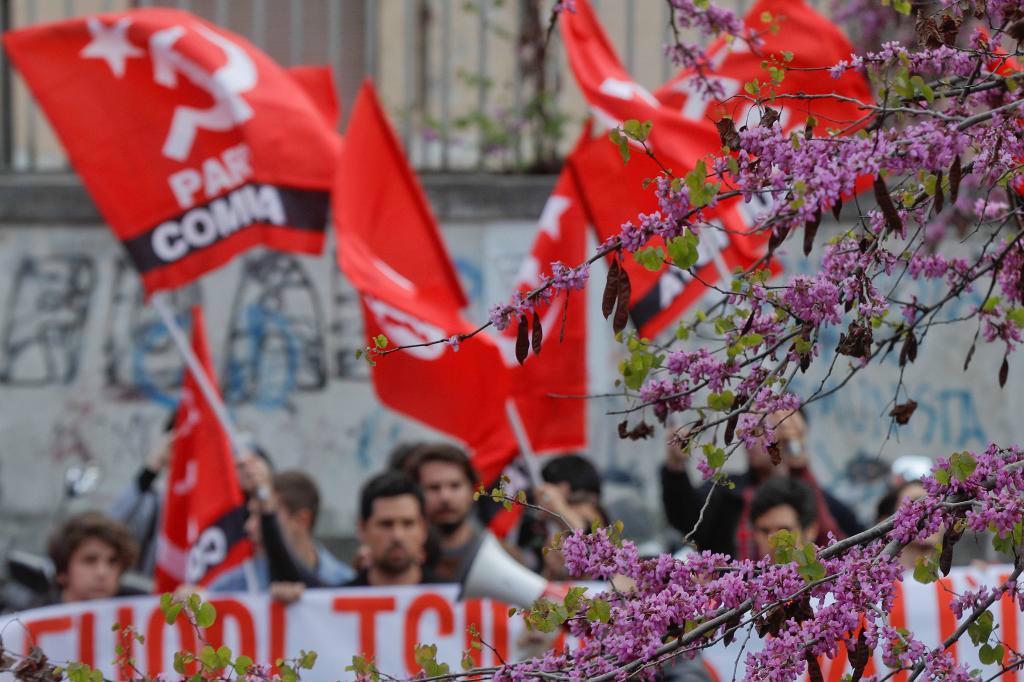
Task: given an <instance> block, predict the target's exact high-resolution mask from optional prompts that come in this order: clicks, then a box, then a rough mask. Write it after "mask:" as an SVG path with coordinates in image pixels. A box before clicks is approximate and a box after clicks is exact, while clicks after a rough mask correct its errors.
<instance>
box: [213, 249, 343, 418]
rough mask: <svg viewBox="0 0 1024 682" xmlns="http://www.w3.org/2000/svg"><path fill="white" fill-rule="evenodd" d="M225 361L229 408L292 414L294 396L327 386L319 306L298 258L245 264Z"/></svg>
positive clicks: (264, 256)
mask: <svg viewBox="0 0 1024 682" xmlns="http://www.w3.org/2000/svg"><path fill="white" fill-rule="evenodd" d="M224 356H225V364H224V369H223V374H222V377H221V386H222V388H223V391H224V396H225V398H226V400H227V401H228V402H229V403H236V404H237V403H251V404H255V405H257V406H260V407H265V408H270V409H278V408H285V409H293V406H292V405H291V404H290V403H289V400H288V398H289V395H290V394H291V393H292V391H296V390H297V391H318V390H320V389H322V388H323V387H324V386H326V384H327V352H326V350H325V345H324V322H323V306H322V304H321V301H320V294H319V293H318V292H317V290H316V288H315V287H314V285H313V281H312V279H311V278H310V276H309V274H308V273H307V272H306V270H305V268H304V267H303V265H302V263H300V262H299V259H298V258H297V257H295V256H292V255H290V254H286V253H275V252H266V253H261V254H258V255H251V256H247V257H246V258H245V261H244V265H243V267H242V275H241V279H240V281H239V282H238V286H237V288H236V289H235V295H234V301H233V303H232V305H231V313H230V322H229V326H228V335H227V341H226V352H225V354H224Z"/></svg>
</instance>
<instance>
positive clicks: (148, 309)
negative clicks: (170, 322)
mask: <svg viewBox="0 0 1024 682" xmlns="http://www.w3.org/2000/svg"><path fill="white" fill-rule="evenodd" d="M170 300H171V303H172V307H173V308H174V311H175V315H176V317H177V319H178V321H179V322H180V324H181V325H182V327H184V328H186V329H187V328H188V327H189V326H190V324H191V319H192V318H191V315H190V311H191V309H192V306H194V305H201V303H202V291H201V289H200V288H199V284H198V283H193V284H190V285H188V286H187V287H184V288H182V289H177V290H174V291H172V292H170ZM105 328H106V331H105V335H104V341H103V371H104V376H105V378H106V383H107V386H108V387H110V388H113V389H116V390H117V391H118V393H119V394H120V396H121V397H122V398H128V399H134V398H144V399H148V400H151V401H153V402H156V403H158V404H161V405H164V406H166V407H172V406H174V405H175V404H176V402H177V399H178V389H179V388H180V387H181V379H182V362H181V355H180V354H179V353H178V351H177V349H176V348H175V347H174V343H173V342H172V340H171V336H170V334H169V333H168V331H167V329H166V328H165V327H164V325H163V322H161V321H160V318H159V316H158V315H157V313H156V311H155V310H153V308H152V306H148V305H146V304H145V299H144V293H143V290H142V281H141V279H140V278H139V275H138V273H137V272H136V271H135V269H134V268H133V267H132V266H131V264H130V263H129V262H128V260H127V259H125V258H120V259H118V260H117V262H116V263H115V266H114V279H113V284H112V285H111V290H110V307H109V309H108V312H107V319H106V325H105Z"/></svg>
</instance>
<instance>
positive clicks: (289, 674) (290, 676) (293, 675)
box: [278, 665, 299, 682]
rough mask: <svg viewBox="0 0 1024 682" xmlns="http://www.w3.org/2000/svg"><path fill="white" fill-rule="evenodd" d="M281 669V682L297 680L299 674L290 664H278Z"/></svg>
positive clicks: (294, 681) (295, 681) (296, 681)
mask: <svg viewBox="0 0 1024 682" xmlns="http://www.w3.org/2000/svg"><path fill="white" fill-rule="evenodd" d="M278 668H279V669H280V671H281V680H282V682H298V679H299V674H298V673H297V672H295V668H293V667H291V666H290V665H281V666H278Z"/></svg>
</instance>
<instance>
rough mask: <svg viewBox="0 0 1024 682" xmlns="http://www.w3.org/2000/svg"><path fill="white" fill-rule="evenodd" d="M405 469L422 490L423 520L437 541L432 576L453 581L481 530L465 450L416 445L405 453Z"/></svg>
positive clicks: (463, 568) (469, 559)
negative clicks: (426, 522)
mask: <svg viewBox="0 0 1024 682" xmlns="http://www.w3.org/2000/svg"><path fill="white" fill-rule="evenodd" d="M405 470H406V471H407V472H408V473H409V475H410V476H411V477H412V479H413V480H414V481H416V483H417V484H418V485H419V487H420V489H421V490H422V491H423V501H424V508H425V512H426V517H427V521H428V523H429V524H430V526H431V527H432V528H433V529H434V530H435V531H436V534H437V539H438V541H439V553H438V556H437V558H436V561H435V562H432V568H433V575H434V578H435V579H436V580H438V581H440V582H457V581H459V580H460V579H461V578H462V576H463V574H464V573H465V572H466V570H468V568H469V564H470V563H471V562H472V560H473V556H474V555H475V554H476V550H477V547H478V546H479V543H480V534H481V533H482V532H483V529H482V528H481V526H480V523H479V521H478V520H477V517H476V514H475V513H474V511H475V502H474V500H473V496H474V493H475V492H476V488H477V485H478V481H477V475H476V471H475V470H474V469H473V465H472V464H470V461H469V456H468V455H466V453H465V452H463V451H462V450H461V449H459V448H457V447H455V446H454V445H449V444H447V443H426V444H421V445H419V446H418V447H416V448H415V449H414V450H412V451H411V452H410V453H408V455H407V458H406V469H405Z"/></svg>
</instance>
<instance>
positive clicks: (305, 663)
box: [298, 651, 316, 670]
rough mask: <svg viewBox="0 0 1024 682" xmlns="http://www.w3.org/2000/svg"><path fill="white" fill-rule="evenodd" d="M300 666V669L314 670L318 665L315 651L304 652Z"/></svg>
mask: <svg viewBox="0 0 1024 682" xmlns="http://www.w3.org/2000/svg"><path fill="white" fill-rule="evenodd" d="M298 665H299V667H300V668H303V669H305V670H312V669H313V666H314V665H316V652H315V651H303V652H301V653H300V655H299V662H298Z"/></svg>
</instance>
